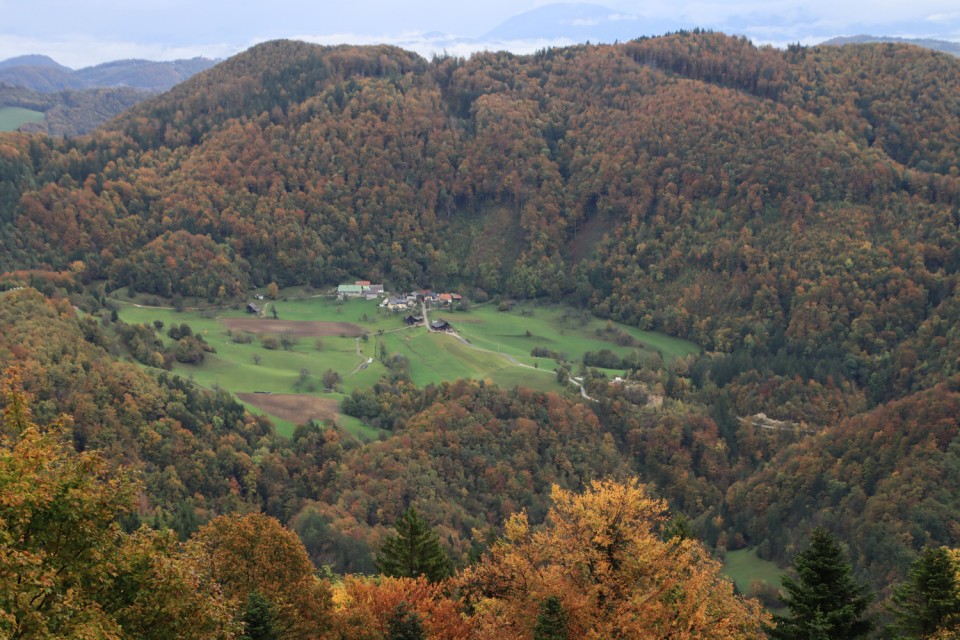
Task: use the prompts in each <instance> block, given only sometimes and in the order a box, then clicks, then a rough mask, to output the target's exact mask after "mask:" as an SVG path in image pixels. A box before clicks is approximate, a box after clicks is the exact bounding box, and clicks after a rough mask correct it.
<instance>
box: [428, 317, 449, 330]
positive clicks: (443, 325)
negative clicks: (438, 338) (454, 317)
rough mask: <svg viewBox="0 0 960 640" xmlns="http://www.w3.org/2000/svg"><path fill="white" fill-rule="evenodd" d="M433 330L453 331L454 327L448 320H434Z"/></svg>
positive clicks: (431, 325) (431, 327)
mask: <svg viewBox="0 0 960 640" xmlns="http://www.w3.org/2000/svg"><path fill="white" fill-rule="evenodd" d="M430 330H431V331H452V330H453V327H452V326H451V325H450V323H449V322H447V321H446V320H443V319H441V320H434V321H433V322H431V323H430Z"/></svg>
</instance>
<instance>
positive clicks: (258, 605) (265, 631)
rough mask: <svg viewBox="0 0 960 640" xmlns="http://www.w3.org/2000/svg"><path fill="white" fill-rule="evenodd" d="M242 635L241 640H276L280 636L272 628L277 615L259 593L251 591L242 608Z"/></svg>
mask: <svg viewBox="0 0 960 640" xmlns="http://www.w3.org/2000/svg"><path fill="white" fill-rule="evenodd" d="M241 619H242V620H243V635H242V636H240V637H241V640H278V639H279V638H280V634H279V633H278V632H277V631H276V629H275V628H274V625H275V623H276V619H277V614H276V612H275V611H274V607H273V603H271V602H270V601H269V600H268V599H267V598H266V597H264V596H263V594H261V593H260V592H259V591H251V592H250V595H249V596H247V605H246V607H245V608H244V611H243V616H242V618H241Z"/></svg>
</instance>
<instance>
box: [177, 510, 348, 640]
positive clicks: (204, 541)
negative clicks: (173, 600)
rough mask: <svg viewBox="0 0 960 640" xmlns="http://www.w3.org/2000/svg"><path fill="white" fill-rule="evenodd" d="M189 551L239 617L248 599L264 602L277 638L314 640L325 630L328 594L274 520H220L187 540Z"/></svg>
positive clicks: (292, 537) (237, 517) (257, 517)
mask: <svg viewBox="0 0 960 640" xmlns="http://www.w3.org/2000/svg"><path fill="white" fill-rule="evenodd" d="M187 550H188V553H189V555H190V556H191V557H192V558H194V559H195V561H196V563H197V566H198V567H199V568H200V570H201V571H202V572H203V573H204V574H205V575H206V576H209V578H210V579H212V580H213V581H214V582H216V583H217V584H219V585H220V588H221V589H222V590H223V595H224V596H225V597H226V598H228V599H229V600H230V601H231V602H232V603H233V605H234V607H236V608H237V610H238V612H240V610H241V609H242V608H243V607H244V606H245V603H247V602H248V600H249V598H250V596H251V595H254V594H258V595H259V596H260V597H262V598H265V599H266V600H267V601H268V602H269V604H270V605H271V607H272V609H273V610H274V611H275V614H276V616H275V618H276V619H275V621H274V624H273V628H274V631H275V632H276V633H278V635H279V637H280V638H283V639H284V640H295V639H301V638H302V639H307V638H316V637H318V636H320V635H321V633H322V632H323V631H324V630H325V629H326V628H327V627H328V626H329V622H330V620H329V615H330V588H329V586H328V585H327V583H326V582H324V581H322V580H320V578H318V577H317V575H316V572H315V570H314V567H313V564H311V562H310V558H309V556H308V555H307V552H306V549H304V548H303V543H302V542H300V539H299V538H297V534H296V533H294V532H293V531H290V530H289V529H286V528H285V527H283V525H281V524H280V523H279V522H278V521H277V520H276V519H275V518H271V517H269V516H265V515H263V514H259V513H251V514H247V515H234V516H220V517H219V518H215V519H214V520H212V521H211V522H210V523H209V524H207V525H206V526H204V527H202V528H201V529H200V530H199V531H198V532H197V533H196V534H195V535H194V536H193V537H192V538H191V539H190V541H189V542H188V543H187Z"/></svg>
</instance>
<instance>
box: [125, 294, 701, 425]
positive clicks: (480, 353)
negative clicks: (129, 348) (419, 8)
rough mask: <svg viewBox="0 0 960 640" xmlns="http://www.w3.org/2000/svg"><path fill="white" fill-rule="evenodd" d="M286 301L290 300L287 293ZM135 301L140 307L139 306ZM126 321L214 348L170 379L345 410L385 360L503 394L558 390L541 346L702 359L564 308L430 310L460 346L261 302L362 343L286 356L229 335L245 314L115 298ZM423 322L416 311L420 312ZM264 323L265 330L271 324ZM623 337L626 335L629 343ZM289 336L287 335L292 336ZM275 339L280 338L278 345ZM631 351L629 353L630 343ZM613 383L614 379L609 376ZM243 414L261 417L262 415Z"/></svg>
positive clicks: (423, 380) (313, 340)
mask: <svg viewBox="0 0 960 640" xmlns="http://www.w3.org/2000/svg"><path fill="white" fill-rule="evenodd" d="M284 293H286V294H288V295H289V294H291V292H290V291H289V290H288V291H285V292H284ZM135 301H143V298H139V297H138V298H137V299H135ZM118 302H119V303H120V312H119V314H120V318H121V319H122V320H123V321H124V322H127V323H131V324H133V323H146V324H152V323H153V322H154V321H160V322H163V329H162V331H160V332H158V333H159V334H162V336H163V339H164V342H165V346H169V345H170V344H171V343H172V340H171V339H170V338H169V337H168V336H167V331H169V329H170V327H171V326H172V325H174V324H177V325H180V324H187V325H189V326H190V328H191V330H192V331H193V333H194V334H199V335H201V336H203V338H204V340H205V341H206V342H207V343H208V344H210V345H211V346H213V347H214V348H215V349H216V353H208V354H207V355H206V357H205V359H204V361H203V363H202V364H199V365H190V364H183V363H179V362H175V363H174V366H173V372H174V373H176V374H178V375H181V376H184V377H189V378H191V379H192V380H194V381H195V382H197V383H198V384H200V385H202V386H205V387H209V388H214V387H220V388H223V389H225V390H227V391H230V392H232V393H255V392H260V393H269V394H308V395H311V396H315V397H317V398H327V399H330V400H333V401H336V402H339V401H340V400H341V399H342V398H343V397H344V395H345V394H349V393H350V392H352V391H353V390H354V389H362V388H368V387H371V386H373V384H374V383H375V382H376V381H377V380H378V379H379V378H380V377H381V376H383V375H384V373H386V368H385V367H384V365H383V364H382V363H381V361H380V356H381V355H383V354H386V355H388V356H390V355H395V354H397V355H402V356H404V357H406V358H407V360H408V362H409V372H410V377H411V379H412V380H413V382H414V383H415V384H417V385H427V384H431V383H432V384H438V383H440V382H444V381H453V380H457V379H460V378H473V379H480V380H487V381H489V382H492V383H495V384H497V385H500V386H503V387H513V386H517V385H521V386H525V387H530V388H533V389H537V390H542V391H560V390H562V387H561V386H560V385H559V384H558V383H557V382H556V376H555V374H554V372H553V371H554V369H555V368H556V366H557V363H556V362H555V361H554V360H553V359H550V358H535V357H533V356H531V355H530V352H531V350H533V349H534V348H537V347H540V348H545V349H549V350H552V351H555V352H558V353H564V354H565V355H566V357H567V359H568V360H570V361H571V362H573V363H575V364H576V363H577V362H578V361H580V360H582V358H583V354H584V353H585V352H587V351H599V350H600V349H609V350H611V351H613V352H614V353H616V354H618V355H620V356H625V355H627V354H629V353H631V352H633V351H635V350H640V351H641V352H642V353H643V354H645V356H649V357H654V356H655V354H656V355H658V357H659V358H662V359H663V360H664V361H667V362H669V361H671V360H672V359H674V358H678V357H683V356H685V355H687V354H689V353H694V352H696V351H697V347H696V345H693V344H691V343H689V342H685V341H683V340H678V339H675V338H670V337H668V336H664V335H662V334H657V333H653V332H647V331H641V330H639V329H636V328H633V327H627V326H625V325H619V324H616V323H611V322H607V321H605V320H600V319H597V318H594V317H593V316H590V315H589V314H587V313H585V312H580V311H576V310H574V309H571V308H569V307H564V306H561V305H551V306H542V305H540V306H535V305H533V304H525V305H515V306H514V307H513V308H511V309H509V310H505V311H500V310H498V308H497V306H495V305H493V304H485V305H475V306H473V307H472V308H471V309H470V311H469V312H451V311H444V310H438V309H434V310H430V311H429V312H428V316H429V318H430V319H431V320H437V319H444V320H447V321H448V322H450V323H451V324H452V325H453V326H454V327H455V329H456V331H457V333H458V334H459V335H460V337H461V338H462V339H459V338H457V337H456V336H452V335H447V334H440V333H431V332H428V331H427V330H426V329H425V328H424V327H412V328H411V327H406V325H405V324H404V318H405V317H406V315H407V313H393V312H389V311H386V310H384V309H380V308H379V307H378V305H377V302H376V301H365V300H349V301H345V302H339V301H336V300H334V299H332V298H330V297H325V296H315V297H304V298H298V299H281V300H278V301H275V302H274V301H264V302H258V304H259V305H260V306H264V307H265V312H266V313H265V314H264V315H265V317H266V318H272V317H273V310H274V309H275V310H276V315H277V318H278V319H279V320H282V321H294V322H300V321H313V322H339V323H352V324H354V325H357V326H358V327H360V329H361V330H362V332H363V333H364V334H365V335H363V336H361V337H359V338H357V337H350V336H349V335H346V334H344V333H336V332H335V333H334V335H326V336H321V337H299V338H297V337H289V338H288V339H289V341H290V343H291V344H287V348H286V349H284V348H277V349H267V348H265V347H264V344H263V339H264V338H265V336H262V335H254V334H246V333H245V332H242V331H239V330H234V331H231V330H230V329H228V327H227V325H226V322H227V321H228V320H229V319H231V318H246V319H252V320H253V321H254V322H263V321H258V320H257V319H256V318H254V316H252V315H250V314H248V313H246V312H245V310H243V309H240V308H236V309H233V308H230V309H206V310H185V311H179V312H178V311H175V310H173V309H170V308H162V307H148V306H138V305H137V304H134V301H131V300H123V299H118ZM417 313H419V311H417ZM266 324H267V323H265V325H266ZM624 334H626V335H629V336H630V338H629V339H625V338H624V337H623V336H624ZM288 336H289V334H288ZM272 337H273V338H275V339H278V338H280V337H281V336H276V335H274V336H272ZM625 342H630V343H631V344H624V343H625ZM327 370H333V371H335V372H337V373H338V374H339V375H340V378H341V382H340V384H339V385H338V387H337V390H336V391H330V392H328V391H325V390H324V389H323V385H322V383H321V379H322V377H323V374H324V372H326V371H327ZM610 373H611V374H616V373H617V372H615V371H613V372H610ZM245 404H247V406H248V407H249V408H250V409H251V410H252V411H255V412H258V413H262V411H260V410H258V409H256V408H255V407H252V406H251V405H250V404H248V403H245ZM271 418H272V419H274V422H275V424H277V429H278V431H279V432H281V433H287V434H289V433H292V429H293V426H294V425H293V424H292V423H291V422H289V421H286V420H283V419H282V418H278V417H277V416H273V415H271ZM337 423H338V425H340V426H341V427H342V428H344V429H346V430H347V431H349V432H350V433H353V434H354V435H355V436H357V437H359V438H362V439H369V438H371V437H375V436H376V434H375V433H372V432H371V430H369V429H367V428H366V427H364V426H363V425H362V424H361V423H360V422H359V421H357V420H354V419H352V418H350V417H349V416H343V415H339V416H338V417H337Z"/></svg>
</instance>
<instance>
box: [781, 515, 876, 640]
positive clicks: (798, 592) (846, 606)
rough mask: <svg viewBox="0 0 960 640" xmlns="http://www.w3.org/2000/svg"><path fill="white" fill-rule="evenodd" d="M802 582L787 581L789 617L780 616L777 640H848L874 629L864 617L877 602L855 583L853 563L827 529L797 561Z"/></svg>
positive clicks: (816, 534)
mask: <svg viewBox="0 0 960 640" xmlns="http://www.w3.org/2000/svg"><path fill="white" fill-rule="evenodd" d="M794 570H795V571H796V574H797V577H796V578H793V577H791V576H787V577H785V578H784V579H783V588H784V589H785V590H786V591H787V597H786V598H784V601H785V603H786V605H787V608H788V609H789V610H790V615H789V616H788V617H781V616H776V617H774V621H775V622H776V625H777V626H776V628H773V629H770V630H769V634H770V637H772V638H777V639H780V640H848V639H851V638H861V637H863V636H865V635H867V634H868V633H869V632H870V630H871V629H872V628H873V623H872V622H871V621H870V620H869V619H867V618H865V617H864V613H865V612H866V610H867V606H868V605H869V604H870V601H871V600H872V599H873V596H872V595H870V594H868V593H867V592H866V588H865V587H864V586H863V585H860V584H857V583H856V582H854V580H853V577H852V576H851V575H850V574H851V571H852V570H851V567H850V563H849V562H848V561H847V559H846V558H845V557H844V555H843V551H842V550H841V549H840V545H839V544H838V543H837V541H836V539H835V538H834V537H833V536H832V535H831V534H830V533H829V532H828V531H827V530H826V529H823V528H817V529H814V530H813V533H812V534H811V535H810V545H809V546H808V547H807V548H806V549H805V550H804V551H801V552H800V553H799V554H797V557H796V559H795V560H794Z"/></svg>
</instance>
